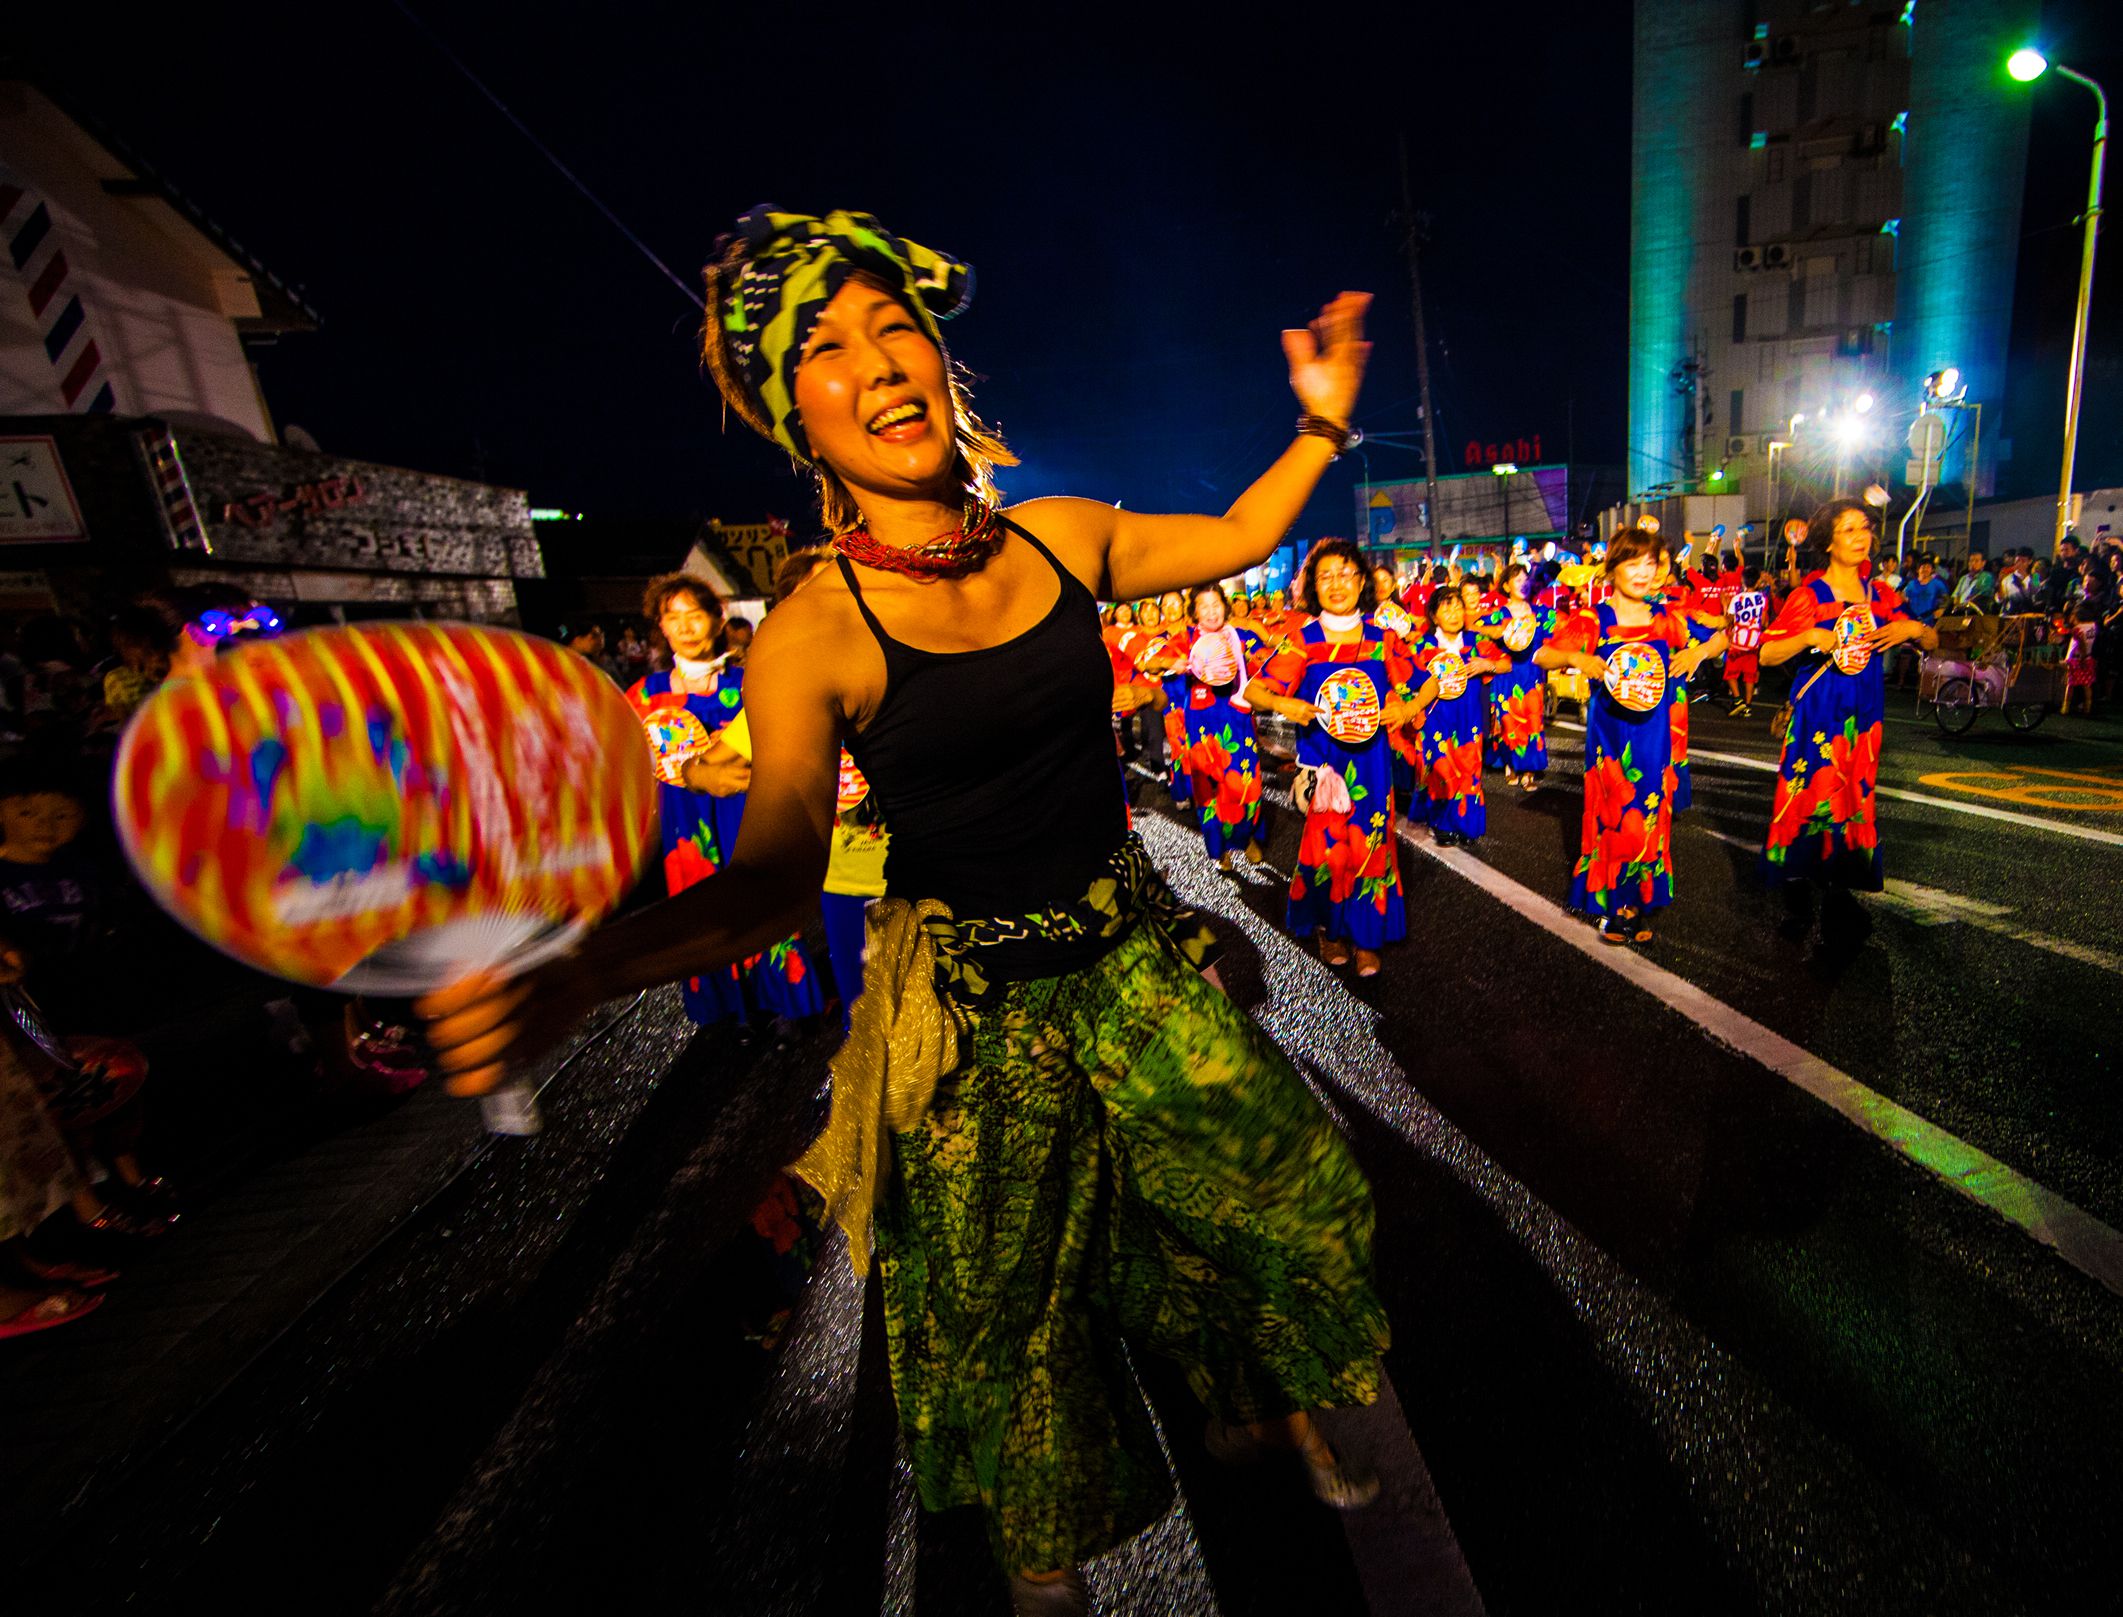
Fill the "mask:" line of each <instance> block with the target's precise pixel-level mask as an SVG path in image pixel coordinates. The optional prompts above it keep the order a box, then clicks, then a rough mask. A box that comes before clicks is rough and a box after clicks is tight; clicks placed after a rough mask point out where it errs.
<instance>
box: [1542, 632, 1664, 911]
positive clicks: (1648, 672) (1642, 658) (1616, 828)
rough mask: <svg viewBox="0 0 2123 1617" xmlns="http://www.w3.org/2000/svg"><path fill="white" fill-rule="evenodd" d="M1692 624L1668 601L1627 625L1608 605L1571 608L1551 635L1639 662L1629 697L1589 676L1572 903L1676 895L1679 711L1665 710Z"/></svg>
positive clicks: (1614, 903)
mask: <svg viewBox="0 0 2123 1617" xmlns="http://www.w3.org/2000/svg"><path fill="white" fill-rule="evenodd" d="M1689 639H1690V635H1689V630H1688V624H1687V621H1686V619H1685V618H1684V617H1683V616H1682V614H1681V613H1679V612H1678V611H1675V610H1674V609H1672V608H1670V607H1666V606H1657V607H1654V608H1653V609H1652V616H1651V621H1650V623H1648V624H1645V625H1643V626H1641V627H1631V628H1624V627H1622V626H1621V625H1620V624H1618V623H1617V622H1616V621H1615V613H1614V607H1613V606H1612V604H1602V605H1600V606H1598V607H1595V608H1593V609H1592V610H1590V611H1584V612H1578V613H1574V614H1573V615H1572V616H1571V617H1570V619H1569V620H1568V621H1567V622H1566V623H1564V624H1563V625H1562V626H1561V627H1560V628H1559V629H1558V630H1557V631H1556V634H1555V637H1554V639H1553V640H1552V641H1551V642H1550V648H1551V649H1552V650H1557V651H1585V652H1590V653H1592V654H1593V655H1594V656H1596V657H1599V658H1602V659H1604V660H1606V661H1608V662H1609V664H1610V666H1613V665H1614V659H1616V658H1617V657H1620V658H1622V659H1623V666H1627V667H1633V670H1634V672H1633V675H1632V677H1631V678H1630V679H1628V680H1626V681H1624V682H1623V685H1622V689H1623V695H1624V697H1626V698H1628V700H1626V701H1625V700H1622V699H1619V698H1618V697H1617V696H1616V694H1615V692H1614V691H1612V690H1610V689H1608V687H1607V685H1606V684H1605V683H1603V682H1602V681H1599V680H1593V681H1590V682H1589V683H1590V685H1591V699H1590V702H1589V705H1588V709H1587V712H1586V715H1585V814H1584V821H1583V825H1582V828H1581V834H1580V842H1579V853H1578V862H1577V867H1576V869H1575V870H1574V871H1572V873H1571V877H1570V899H1569V904H1570V908H1572V909H1573V910H1578V911H1580V912H1582V913H1584V914H1587V915H1593V916H1607V915H1612V914H1615V913H1616V912H1618V911H1620V910H1624V909H1630V910H1653V909H1658V908H1660V907H1662V906H1664V905H1667V904H1670V903H1672V902H1673V787H1674V772H1673V716H1672V713H1671V712H1670V710H1669V708H1668V692H1669V691H1670V690H1671V688H1672V685H1673V680H1672V678H1671V671H1672V662H1673V654H1674V653H1675V652H1676V651H1679V650H1680V649H1681V648H1682V647H1683V646H1685V645H1687V644H1688V642H1689Z"/></svg>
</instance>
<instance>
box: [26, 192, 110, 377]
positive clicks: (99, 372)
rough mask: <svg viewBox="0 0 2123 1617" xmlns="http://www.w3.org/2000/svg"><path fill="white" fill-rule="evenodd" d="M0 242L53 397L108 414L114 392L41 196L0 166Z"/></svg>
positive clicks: (86, 312) (47, 208)
mask: <svg viewBox="0 0 2123 1617" xmlns="http://www.w3.org/2000/svg"><path fill="white" fill-rule="evenodd" d="M0 241H5V242H6V243H7V253H8V257H9V259H10V260H11V261H12V262H13V264H14V267H15V273H16V274H17V275H19V276H20V277H21V278H22V284H23V289H24V291H26V292H27V293H28V295H29V307H30V314H31V315H32V316H33V317H34V318H35V320H36V322H37V329H38V331H39V333H40V334H41V335H42V336H43V338H44V354H45V357H46V358H47V359H49V360H50V361H51V364H52V370H53V373H54V380H55V381H56V382H57V383H58V386H59V396H60V398H61V399H62V400H64V401H65V406H66V408H67V409H69V410H72V411H74V412H75V413H77V414H80V415H108V414H110V413H111V412H112V411H114V410H116V409H117V407H118V396H117V394H116V393H115V392H114V391H113V390H112V387H111V382H110V378H109V376H108V375H107V374H106V373H105V367H104V363H103V352H102V350H101V349H99V348H98V347H97V346H96V338H95V333H94V332H93V331H92V330H91V328H90V324H89V317H88V308H87V306H86V305H85V304H84V303H83V302H82V301H81V294H80V292H79V291H78V290H77V289H76V287H75V283H74V278H73V272H72V269H71V267H70V266H69V265H68V263H67V261H66V251H65V249H64V248H62V247H61V246H60V245H59V240H58V236H57V234H56V233H55V232H54V231H53V229H52V211H51V208H50V207H49V206H48V205H47V204H46V202H45V200H44V199H43V198H42V197H41V196H39V195H38V194H37V193H36V192H35V191H33V190H31V189H30V188H29V186H28V185H27V184H25V183H24V182H23V180H22V178H21V176H19V175H17V174H15V173H14V172H13V171H12V170H9V169H6V168H0Z"/></svg>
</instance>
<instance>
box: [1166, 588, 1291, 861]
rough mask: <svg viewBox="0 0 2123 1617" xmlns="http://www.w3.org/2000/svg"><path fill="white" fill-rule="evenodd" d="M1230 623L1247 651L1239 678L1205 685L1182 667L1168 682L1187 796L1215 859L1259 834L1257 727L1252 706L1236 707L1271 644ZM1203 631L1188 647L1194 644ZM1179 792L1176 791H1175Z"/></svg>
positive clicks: (1191, 639)
mask: <svg viewBox="0 0 2123 1617" xmlns="http://www.w3.org/2000/svg"><path fill="white" fill-rule="evenodd" d="M1231 628H1232V629H1233V630H1234V631H1235V632H1236V634H1237V636H1238V641H1239V646H1240V649H1241V651H1242V652H1243V655H1242V656H1241V657H1240V659H1239V666H1238V677H1237V679H1236V681H1235V682H1234V683H1232V684H1228V685H1205V684H1203V683H1202V682H1201V681H1200V680H1199V679H1196V678H1195V677H1194V676H1193V674H1191V673H1187V672H1183V673H1181V674H1179V675H1177V676H1175V678H1174V679H1173V680H1170V681H1167V686H1166V688H1167V689H1168V690H1169V689H1172V688H1173V687H1174V686H1175V685H1176V686H1177V688H1178V690H1179V691H1180V693H1181V694H1180V696H1179V699H1178V700H1177V701H1176V702H1175V703H1174V708H1175V710H1176V711H1177V712H1178V713H1179V715H1180V723H1181V741H1182V747H1181V751H1180V755H1179V758H1178V759H1177V762H1178V764H1179V766H1180V768H1181V769H1182V770H1184V772H1185V774H1184V778H1185V780H1186V783H1187V796H1185V797H1183V798H1181V799H1180V801H1182V802H1191V803H1192V804H1193V805H1194V812H1195V814H1196V816H1197V817H1198V818H1199V819H1200V821H1201V827H1202V846H1203V847H1204V848H1206V849H1207V850H1208V853H1209V857H1210V858H1211V859H1221V858H1223V856H1224V855H1225V854H1227V853H1230V852H1233V851H1243V850H1244V849H1245V848H1247V847H1248V846H1250V845H1251V844H1252V843H1254V842H1255V841H1257V840H1259V837H1260V819H1261V769H1260V750H1259V747H1258V746H1257V744H1256V740H1255V736H1254V730H1253V710H1252V708H1250V707H1240V706H1238V705H1237V704H1238V701H1239V700H1241V699H1242V693H1243V692H1244V690H1245V687H1246V681H1247V679H1248V678H1249V677H1250V676H1251V675H1252V673H1253V672H1254V671H1256V670H1257V669H1259V668H1260V667H1261V666H1262V663H1263V661H1264V660H1265V658H1266V656H1267V648H1266V646H1264V645H1263V644H1262V642H1261V637H1260V636H1259V635H1257V634H1255V633H1254V632H1253V631H1252V630H1251V629H1248V628H1246V627H1245V626H1244V625H1242V624H1233V625H1231ZM1199 633H1200V631H1196V635H1195V636H1193V637H1190V638H1189V640H1188V641H1187V643H1186V646H1185V649H1186V650H1189V651H1191V650H1192V649H1193V641H1194V639H1195V638H1198V637H1199ZM1175 795H1177V794H1176V793H1175Z"/></svg>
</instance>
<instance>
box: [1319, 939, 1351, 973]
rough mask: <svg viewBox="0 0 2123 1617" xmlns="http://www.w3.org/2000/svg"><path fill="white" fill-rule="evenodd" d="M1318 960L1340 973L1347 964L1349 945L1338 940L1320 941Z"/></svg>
mask: <svg viewBox="0 0 2123 1617" xmlns="http://www.w3.org/2000/svg"><path fill="white" fill-rule="evenodd" d="M1320 960H1321V961H1322V962H1323V963H1324V964H1326V965H1328V966H1330V967H1332V968H1333V969H1334V970H1336V971H1340V970H1341V969H1342V967H1344V966H1346V965H1348V964H1349V945H1348V944H1346V943H1344V942H1342V940H1341V939H1340V938H1322V939H1320Z"/></svg>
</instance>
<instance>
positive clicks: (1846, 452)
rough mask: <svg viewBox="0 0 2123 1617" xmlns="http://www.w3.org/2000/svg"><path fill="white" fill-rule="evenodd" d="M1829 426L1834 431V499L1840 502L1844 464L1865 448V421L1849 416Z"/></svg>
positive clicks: (1836, 419) (1856, 416)
mask: <svg viewBox="0 0 2123 1617" xmlns="http://www.w3.org/2000/svg"><path fill="white" fill-rule="evenodd" d="M1867 397H1870V395H1867ZM1830 425H1831V428H1832V430H1833V431H1834V434H1835V441H1836V484H1835V497H1836V498H1837V499H1839V500H1840V499H1841V498H1842V497H1843V465H1844V462H1846V461H1847V460H1849V459H1850V457H1851V455H1852V454H1853V453H1854V452H1855V451H1857V450H1859V449H1862V448H1863V447H1864V446H1865V442H1866V433H1865V420H1864V418H1863V417H1862V416H1859V415H1856V414H1851V415H1845V416H1837V417H1836V418H1835V420H1834V421H1833V422H1831V423H1830Z"/></svg>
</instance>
